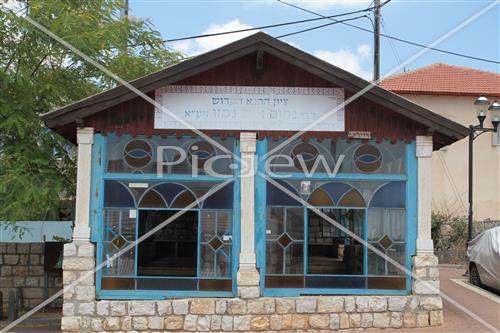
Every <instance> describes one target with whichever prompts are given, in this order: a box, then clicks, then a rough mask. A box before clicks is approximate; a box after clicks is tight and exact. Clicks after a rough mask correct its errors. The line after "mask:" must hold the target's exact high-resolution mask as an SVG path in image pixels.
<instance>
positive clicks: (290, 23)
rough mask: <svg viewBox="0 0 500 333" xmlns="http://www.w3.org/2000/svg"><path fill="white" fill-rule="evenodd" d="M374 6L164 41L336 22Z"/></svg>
mask: <svg viewBox="0 0 500 333" xmlns="http://www.w3.org/2000/svg"><path fill="white" fill-rule="evenodd" d="M374 8H375V7H368V8H365V9H359V10H354V11H351V12H346V13H342V14H336V15H329V16H324V15H320V14H317V15H319V16H320V17H317V18H313V19H305V20H298V21H289V22H283V23H276V24H270V25H264V26H260V27H255V28H246V29H238V30H231V31H222V32H216V33H211V34H203V35H195V36H189V37H181V38H173V39H167V40H165V41H164V42H166V43H171V42H179V41H183V40H188V39H196V38H205V37H213V36H222V35H227V34H234V33H239V32H247V31H254V30H262V29H269V28H278V27H283V26H288V25H294V24H301V23H307V22H314V21H319V20H333V21H335V22H337V20H334V19H333V18H334V17H341V16H347V15H352V14H358V13H363V12H367V11H370V10H372V9H374Z"/></svg>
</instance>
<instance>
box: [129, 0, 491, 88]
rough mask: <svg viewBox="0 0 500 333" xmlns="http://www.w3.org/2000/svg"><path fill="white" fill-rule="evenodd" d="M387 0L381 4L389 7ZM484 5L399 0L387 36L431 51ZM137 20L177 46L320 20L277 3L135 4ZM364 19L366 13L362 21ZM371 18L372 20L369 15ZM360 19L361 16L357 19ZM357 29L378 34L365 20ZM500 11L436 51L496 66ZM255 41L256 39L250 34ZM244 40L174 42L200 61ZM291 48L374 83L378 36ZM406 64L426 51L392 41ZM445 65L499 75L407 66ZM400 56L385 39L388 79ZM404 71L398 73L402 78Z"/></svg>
mask: <svg viewBox="0 0 500 333" xmlns="http://www.w3.org/2000/svg"><path fill="white" fill-rule="evenodd" d="M383 1H384V0H382V2H383ZM491 2H492V1H490V0H488V1H482V0H472V1H471V0H465V1H464V0H455V1H451V0H419V1H415V0H392V1H391V2H390V3H388V4H387V5H386V6H384V8H383V9H382V17H383V22H384V23H385V24H384V25H385V29H384V28H382V32H383V33H387V34H390V35H394V36H397V37H399V38H403V39H408V40H411V41H415V42H418V43H421V44H426V45H427V44H429V43H431V42H432V41H434V40H435V39H437V38H439V37H441V36H442V35H443V34H445V33H447V32H448V31H450V30H451V29H453V28H454V27H455V26H457V25H458V24H460V23H461V22H463V21H464V20H466V19H467V18H469V17H471V16H472V15H473V14H475V13H476V12H478V11H479V10H481V9H482V8H484V7H485V6H487V5H488V4H490V3H491ZM293 3H294V4H296V5H299V6H301V7H305V8H308V9H310V10H314V11H316V12H319V13H321V14H323V15H335V14H338V13H344V12H347V11H352V10H357V9H363V8H366V7H369V6H370V3H371V1H369V0H358V1H351V0H333V1H319V0H318V1H295V2H293ZM130 14H131V15H132V16H136V17H142V18H149V19H150V20H151V22H152V23H153V24H154V26H155V27H156V29H158V30H159V31H160V32H161V34H162V36H163V38H165V39H172V38H179V37H185V36H191V35H198V34H201V33H207V32H218V31H226V30H235V29H241V28H246V27H258V26H263V25H269V24H274V23H281V22H286V21H292V20H301V19H307V18H313V17H314V15H312V14H309V13H306V12H303V11H300V10H298V9H295V8H292V7H289V6H286V5H284V4H281V3H279V2H278V1H276V0H269V1H222V0H221V1H189V0H188V1H169V0H130ZM357 15H359V14H357ZM370 15H371V14H370ZM355 16H356V15H355ZM323 23H327V21H316V22H311V23H308V24H301V25H295V26H287V27H280V28H273V29H266V30H264V31H265V32H266V33H268V34H270V35H273V36H278V35H280V34H285V33H289V32H293V31H297V30H301V29H305V28H308V27H312V26H316V25H320V24H323ZM351 23H353V24H356V25H360V26H362V27H365V28H368V29H371V28H372V26H371V23H370V21H369V20H368V19H366V18H363V19H359V20H356V21H352V22H351ZM499 31H500V6H499V5H496V6H495V7H493V8H492V9H491V10H490V11H489V12H487V13H485V14H484V15H482V16H481V17H479V18H478V19H477V20H475V21H474V22H472V23H470V24H469V25H467V26H466V27H464V28H463V29H461V30H460V31H458V32H457V33H455V34H454V35H453V36H451V37H449V38H447V39H446V40H445V41H443V42H442V43H440V44H438V45H436V46H435V47H438V48H442V49H446V50H450V51H453V52H458V53H464V54H468V55H473V56H476V57H481V58H487V59H492V60H499V59H500V32H499ZM247 34H250V33H247ZM244 36H245V35H244V34H234V35H226V36H221V37H209V38H204V39H197V40H192V41H190V42H177V43H171V44H170V46H171V47H172V48H174V49H177V50H180V51H182V52H184V53H185V54H187V55H194V54H198V53H201V52H204V51H208V50H210V49H212V48H214V47H217V46H221V45H223V44H225V43H228V42H231V41H233V40H235V39H239V38H241V37H244ZM284 40H285V41H286V42H288V43H290V44H292V45H294V46H297V47H300V48H301V49H303V50H304V51H307V52H310V53H312V54H315V55H317V56H319V57H321V58H323V59H324V60H327V61H330V62H332V63H334V64H336V65H338V66H340V67H343V68H345V69H347V70H350V71H351V72H354V73H355V74H358V75H360V76H363V77H365V78H371V76H372V74H371V73H372V71H373V65H372V56H373V37H372V35H371V34H369V33H367V32H363V31H358V30H356V29H353V28H351V27H346V26H342V25H333V26H329V27H325V28H322V29H318V30H314V31H310V32H306V33H303V34H299V35H295V36H290V37H288V38H285V39H284ZM393 46H394V48H395V49H396V50H397V53H398V54H399V57H400V59H401V61H402V62H404V61H405V60H407V59H408V58H410V57H411V56H412V55H414V54H415V53H417V52H418V51H420V48H418V47H414V46H410V45H406V44H402V43H400V42H397V41H394V42H393ZM436 62H441V63H448V64H454V65H459V66H466V67H472V68H477V69H482V70H488V71H493V72H497V73H499V72H500V66H499V65H496V64H492V63H486V62H481V61H477V60H471V59H465V58H460V57H456V56H452V55H447V54H443V53H438V52H434V51H429V52H427V53H426V54H424V55H422V56H420V57H419V58H418V59H415V60H414V61H412V62H411V63H409V64H407V65H406V66H405V67H406V69H407V70H411V69H415V68H419V67H422V66H425V65H429V64H432V63H436ZM398 64H399V63H398V61H397V60H396V56H395V54H394V51H393V50H392V48H391V45H390V44H389V41H388V40H387V39H385V38H382V39H381V73H382V75H383V74H385V73H388V72H389V71H393V70H394V68H395V67H397V66H398ZM402 71H403V69H399V70H397V72H402Z"/></svg>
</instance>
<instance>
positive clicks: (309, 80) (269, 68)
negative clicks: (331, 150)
mask: <svg viewBox="0 0 500 333" xmlns="http://www.w3.org/2000/svg"><path fill="white" fill-rule="evenodd" d="M258 56H262V59H263V66H264V67H263V69H262V71H261V72H260V73H259V68H258V67H259V66H257V64H256V62H257V60H256V59H257V57H258ZM246 58H248V59H246ZM238 64H239V65H238ZM228 66H234V67H233V68H232V69H229V68H227V67H228ZM238 66H239V67H238ZM245 71H246V72H248V73H247V74H248V75H245ZM221 73H225V74H224V75H221ZM277 75H279V76H280V79H279V80H278V79H277V77H278V76H277ZM221 79H223V82H225V84H226V85H228V84H229V85H230V84H233V85H259V86H266V85H272V86H279V85H286V86H295V87H298V86H299V87H300V86H312V87H315V86H321V87H325V86H328V87H342V88H345V89H346V92H349V93H350V94H354V93H356V92H358V91H360V90H362V89H363V88H365V87H367V86H369V85H370V83H369V82H368V81H365V80H363V79H361V78H359V77H357V76H356V75H354V74H351V73H349V72H347V71H345V70H342V69H340V68H338V67H336V66H333V65H331V64H329V63H327V62H325V61H322V60H320V59H318V58H316V57H314V56H312V55H310V54H308V53H305V52H303V51H301V50H299V49H297V48H294V47H293V46H291V45H289V44H286V43H284V42H281V41H279V40H277V39H275V38H273V37H271V36H269V35H266V34H264V33H257V34H254V35H252V36H249V37H247V38H244V39H241V40H239V41H236V42H234V43H231V44H228V45H226V46H223V47H221V48H219V49H216V50H213V51H210V52H207V53H205V54H202V55H200V56H197V57H194V58H192V59H189V60H186V61H183V62H181V63H179V64H176V65H173V66H170V67H168V68H165V69H163V70H161V71H158V72H156V73H153V74H150V75H147V76H145V77H143V78H140V79H137V80H135V81H132V82H131V84H132V85H133V86H134V87H136V88H137V89H139V90H140V91H142V92H144V93H147V94H149V95H150V96H154V95H153V93H154V91H155V89H158V88H161V87H163V86H166V85H169V84H174V83H175V84H207V85H217V84H221V83H222V81H221ZM231 79H232V81H231ZM252 80H253V81H252ZM287 80H289V81H290V80H291V81H293V82H287ZM346 98H348V96H346ZM138 99H140V98H138V97H137V96H136V95H135V93H134V92H132V91H130V90H129V89H128V88H127V87H125V86H118V87H116V88H114V89H110V90H108V91H105V92H103V93H100V94H97V95H94V96H91V97H89V98H86V99H83V100H81V101H78V102H76V103H73V104H71V105H68V106H66V107H63V108H60V109H58V110H55V111H52V112H49V113H46V114H44V115H42V119H43V120H44V121H45V123H46V124H47V126H48V127H50V128H53V129H55V130H56V131H58V132H61V133H62V134H63V135H65V136H67V137H68V136H72V135H71V132H74V131H75V128H76V124H77V122H80V121H82V120H83V119H93V118H94V119H95V117H96V116H97V114H99V113H102V112H105V113H107V114H109V113H110V112H113V113H116V112H117V111H116V110H117V109H122V112H123V105H124V102H128V103H130V104H132V105H133V104H134V103H135V104H137V105H140V108H142V109H143V108H144V107H145V105H144V104H143V103H142V102H141V101H139V100H138ZM365 100H367V101H369V102H371V103H375V104H376V105H377V106H378V107H377V109H379V110H382V109H383V111H384V112H385V113H384V115H386V116H388V117H387V119H391V118H392V119H395V118H404V119H408V120H410V121H411V122H412V123H414V124H413V127H418V128H419V132H421V131H422V129H425V131H429V132H434V133H438V134H439V135H440V136H442V138H441V143H440V144H438V145H439V146H442V145H446V144H449V143H451V142H454V141H456V140H458V139H461V138H463V137H465V136H466V135H467V129H466V128H465V127H463V126H461V125H459V124H457V123H455V122H453V121H451V120H449V119H447V118H444V117H442V116H440V115H437V114H435V113H433V112H431V111H429V110H427V109H425V108H423V107H421V106H419V105H417V104H414V103H412V102H410V101H409V100H407V99H405V98H403V97H401V96H398V95H396V94H394V93H392V92H389V91H387V90H385V89H383V88H381V87H379V86H374V87H372V88H371V89H370V90H368V91H367V92H365V93H364V94H363V95H362V98H360V99H359V100H357V103H352V104H353V105H352V107H353V108H354V107H355V106H356V105H359V104H360V103H361V102H362V101H365ZM144 102H145V101H144ZM146 103H147V102H146ZM148 104H149V103H148ZM149 105H150V106H151V108H152V105H151V104H149ZM348 107H349V106H348ZM358 108H359V106H358ZM132 109H133V107H132ZM372 109H373V108H372ZM113 110H114V111H113ZM125 111H126V110H125ZM126 113H128V112H126ZM388 113H390V114H388ZM393 114H394V115H396V117H394V116H393ZM103 116H104V115H103ZM398 116H399V117H398ZM107 117H109V116H107ZM145 117H147V115H146V116H144V115H143V116H142V118H145ZM374 117H375V118H376V119H378V117H379V116H378V115H375V116H374ZM398 121H400V120H398ZM87 126H88V125H87ZM402 126H404V127H407V128H408V126H409V125H408V124H406V123H405V124H402ZM414 133H415V132H414ZM392 136H394V135H392Z"/></svg>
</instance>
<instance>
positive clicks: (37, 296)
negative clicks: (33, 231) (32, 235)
mask: <svg viewBox="0 0 500 333" xmlns="http://www.w3.org/2000/svg"><path fill="white" fill-rule="evenodd" d="M44 259H45V255H44V245H43V243H2V244H0V291H1V292H2V294H3V308H4V313H6V311H7V307H8V297H9V291H10V290H12V289H19V290H20V292H21V297H22V309H23V310H24V309H30V308H33V307H34V306H36V305H38V304H40V303H41V302H43V300H44V298H43V296H44V286H45V279H44V266H43V263H44ZM47 286H48V290H47V294H48V296H49V297H50V296H51V295H53V294H55V293H56V292H57V291H59V290H61V288H62V276H61V274H54V273H50V274H49V275H48V280H47ZM49 306H51V307H60V306H62V298H59V299H57V300H56V301H54V302H52V303H51V304H50V305H49Z"/></svg>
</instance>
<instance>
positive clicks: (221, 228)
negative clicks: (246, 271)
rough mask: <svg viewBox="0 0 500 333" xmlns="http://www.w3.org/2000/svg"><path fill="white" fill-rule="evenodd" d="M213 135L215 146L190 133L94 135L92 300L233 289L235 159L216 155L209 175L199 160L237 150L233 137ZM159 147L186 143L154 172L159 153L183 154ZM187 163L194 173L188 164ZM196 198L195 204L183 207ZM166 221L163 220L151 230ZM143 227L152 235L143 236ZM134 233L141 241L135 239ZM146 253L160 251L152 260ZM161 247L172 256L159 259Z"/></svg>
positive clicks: (226, 293)
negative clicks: (175, 135) (176, 135)
mask: <svg viewBox="0 0 500 333" xmlns="http://www.w3.org/2000/svg"><path fill="white" fill-rule="evenodd" d="M215 139H216V140H217V141H218V143H219V145H215V146H214V145H209V144H206V143H205V142H204V141H203V140H200V139H199V138H191V137H182V138H173V137H168V138H160V137H152V138H145V137H135V138H132V137H130V136H122V137H117V136H115V135H113V134H110V135H108V136H103V135H100V134H95V140H94V142H95V144H94V147H93V166H92V194H93V195H92V200H91V230H92V241H94V242H96V243H97V266H98V267H102V268H101V269H99V270H98V271H97V274H96V291H97V297H98V298H101V299H103V298H104V299H113V298H127V299H162V298H167V297H181V296H185V297H189V296H234V295H235V291H236V285H235V280H236V279H235V276H236V270H237V265H238V255H237V254H238V253H239V179H238V178H237V177H235V174H237V171H238V168H239V165H238V163H237V162H236V161H233V160H232V159H229V158H219V159H216V161H215V163H212V164H211V167H212V170H213V171H214V172H215V176H214V175H213V173H214V172H212V173H208V172H205V170H206V168H204V166H205V163H207V161H208V159H209V158H210V157H212V156H218V155H222V154H223V153H224V154H225V153H227V151H230V152H234V153H235V154H238V153H239V148H238V146H237V141H236V140H234V139H233V138H226V139H224V140H220V139H218V138H215ZM165 146H169V147H185V148H186V149H187V151H188V153H187V154H186V156H184V160H183V161H181V162H179V163H177V162H175V163H166V164H165V165H163V167H162V168H163V170H162V171H163V172H164V174H162V175H157V171H158V168H157V167H156V166H157V163H156V162H157V160H158V156H159V155H158V154H159V153H162V156H163V161H170V162H172V161H179V160H180V157H183V156H182V154H181V155H179V154H178V151H177V150H176V149H170V151H167V150H169V149H163V148H162V147H165ZM233 163H234V164H233ZM230 164H233V165H236V169H235V168H234V166H230ZM194 165H196V166H197V167H198V168H197V170H198V171H197V172H196V173H193V172H191V170H190V168H192V167H193V166H194ZM218 175H221V176H218ZM222 175H225V176H224V177H222ZM223 182H227V184H226V185H225V186H222V184H223ZM217 186H218V187H220V188H219V189H218V191H217V192H214V194H213V195H210V196H208V194H207V193H208V191H209V190H210V189H213V188H215V187H217ZM221 186H222V187H221ZM201 199H203V200H201ZM195 200H199V204H197V205H190V204H191V203H192V202H194V201H195ZM180 211H186V212H185V213H183V214H182V215H181V214H179V212H180ZM165 220H168V221H169V223H168V224H166V225H165V226H163V227H162V228H158V226H159V225H160V223H161V222H163V221H165ZM156 229H157V230H156ZM147 232H150V233H152V235H151V236H149V237H146V233H147ZM140 238H144V241H142V242H140V243H139V244H136V245H134V242H135V240H137V239H140ZM151 248H154V249H156V250H154V251H152V250H151ZM125 249H127V250H126V251H125ZM120 251H121V252H123V254H121V255H120V256H117V253H119V252H120ZM153 253H160V254H161V256H160V257H154V258H151V256H152V254H153ZM165 253H168V254H176V255H178V256H177V257H175V258H166V257H165V256H164V255H163V254H165ZM172 263H174V265H175V267H171V265H172ZM184 263H185V264H184Z"/></svg>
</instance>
